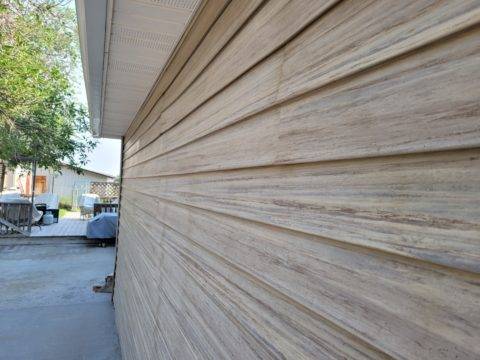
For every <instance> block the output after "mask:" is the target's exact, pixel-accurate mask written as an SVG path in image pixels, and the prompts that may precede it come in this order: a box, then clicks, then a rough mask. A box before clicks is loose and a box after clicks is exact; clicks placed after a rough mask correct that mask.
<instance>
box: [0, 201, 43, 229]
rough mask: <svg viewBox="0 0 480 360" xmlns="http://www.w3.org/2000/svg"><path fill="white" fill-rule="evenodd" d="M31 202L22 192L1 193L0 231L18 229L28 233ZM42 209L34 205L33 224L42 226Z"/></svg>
mask: <svg viewBox="0 0 480 360" xmlns="http://www.w3.org/2000/svg"><path fill="white" fill-rule="evenodd" d="M30 208H31V202H30V201H29V200H28V199H25V198H22V197H21V196H20V194H5V195H0V232H2V233H6V232H8V231H17V232H20V233H22V234H26V235H28V225H29V220H30ZM42 215H43V212H42V211H39V210H37V208H36V207H35V206H34V207H33V210H32V226H33V225H37V226H39V227H40V224H39V221H40V220H41V218H42Z"/></svg>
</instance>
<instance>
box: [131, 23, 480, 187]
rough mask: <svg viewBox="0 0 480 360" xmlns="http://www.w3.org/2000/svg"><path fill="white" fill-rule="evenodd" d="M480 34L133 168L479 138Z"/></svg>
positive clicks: (303, 156) (176, 167)
mask: <svg viewBox="0 0 480 360" xmlns="http://www.w3.org/2000/svg"><path fill="white" fill-rule="evenodd" d="M479 37H480V30H478V29H475V30H472V31H470V32H467V33H465V34H462V35H460V36H457V37H455V38H452V39H450V41H446V42H444V43H442V44H439V45H437V46H432V47H430V48H429V49H426V50H425V51H422V52H418V53H415V54H412V55H411V56H406V57H404V58H402V59H400V60H398V61H396V62H394V63H391V64H389V65H386V66H383V67H381V68H378V69H376V70H375V71H371V72H367V73H363V74H362V75H361V76H358V77H356V78H355V79H352V80H351V81H347V82H342V83H338V84H336V85H335V86H332V87H329V88H328V89H324V90H323V91H320V92H316V93H314V94H311V95H309V96H306V97H303V98H301V99H298V100H296V101H294V102H291V103H289V104H286V105H284V106H281V107H276V108H274V109H272V110H269V111H266V112H263V113H261V114H260V115H257V116H254V117H253V118H250V119H248V120H246V121H243V122H241V123H238V124H235V125H233V126H230V127H227V128H225V129H224V130H222V131H218V132H215V133H213V134H211V135H210V136H207V137H203V138H201V139H200V140H198V141H196V142H193V143H191V144H189V145H188V146H184V147H182V148H179V149H177V150H175V151H172V152H169V153H166V154H165V155H162V156H160V157H156V158H154V159H152V160H148V161H146V162H142V163H140V164H138V165H136V166H131V167H129V165H130V164H131V160H130V159H128V160H126V161H125V163H124V165H125V169H124V176H125V178H133V177H145V176H159V175H172V174H182V173H193V172H200V171H213V170H223V169H234V168H242V167H251V166H265V165H272V164H285V163H299V162H310V161H325V160H335V159H347V158H357V157H365V156H380V155H387V154H401V153H412V152H418V151H435V150H443V149H449V148H462V147H473V146H479V145H480V101H479V100H480V93H479V92H478V86H477V84H478V83H479V82H480V72H479V71H477V69H478V64H479V62H480V47H478V46H476V44H478V39H479ZM405 104H408V106H406V105H405ZM192 131H193V130H192Z"/></svg>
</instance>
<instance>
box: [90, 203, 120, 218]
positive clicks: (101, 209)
mask: <svg viewBox="0 0 480 360" xmlns="http://www.w3.org/2000/svg"><path fill="white" fill-rule="evenodd" d="M116 212H118V204H104V203H95V204H94V205H93V216H97V215H98V214H101V213H116Z"/></svg>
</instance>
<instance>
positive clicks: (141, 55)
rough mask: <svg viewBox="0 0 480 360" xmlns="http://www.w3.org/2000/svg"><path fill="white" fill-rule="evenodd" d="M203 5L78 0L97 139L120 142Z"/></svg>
mask: <svg viewBox="0 0 480 360" xmlns="http://www.w3.org/2000/svg"><path fill="white" fill-rule="evenodd" d="M200 2H201V0H76V8H77V19H78V30H79V36H80V48H81V55H82V66H83V74H84V79H85V87H86V93H87V100H88V108H89V114H90V127H91V130H92V133H93V135H94V136H95V137H109V138H119V137H122V136H123V135H124V134H125V132H126V131H127V129H128V127H129V126H130V124H131V122H132V121H133V119H134V118H135V115H136V114H137V112H138V110H139V109H140V107H141V106H142V104H143V103H144V101H145V100H146V98H147V95H148V94H149V92H150V90H151V88H152V86H153V84H154V83H155V80H156V79H157V77H158V76H159V75H160V73H161V72H162V70H163V68H164V67H165V65H166V64H167V62H168V60H169V58H170V56H171V55H172V53H173V51H174V49H175V46H176V45H177V43H178V41H179V39H180V38H181V36H182V34H183V33H184V32H185V30H186V29H187V27H188V24H189V21H190V19H191V18H192V15H193V14H194V12H195V11H196V9H197V8H198V6H199V4H200Z"/></svg>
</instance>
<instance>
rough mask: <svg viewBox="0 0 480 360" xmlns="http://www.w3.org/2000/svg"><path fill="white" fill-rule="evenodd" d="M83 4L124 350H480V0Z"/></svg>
mask: <svg viewBox="0 0 480 360" xmlns="http://www.w3.org/2000/svg"><path fill="white" fill-rule="evenodd" d="M77 11H78V18H79V29H80V40H81V46H82V56H83V58H82V60H83V65H84V73H85V78H86V86H87V95H88V101H89V108H90V113H91V121H92V131H93V132H94V134H95V135H96V136H100V137H117V138H123V163H122V166H123V170H122V187H121V189H122V193H121V203H120V209H121V213H120V226H119V236H118V256H117V260H116V273H115V291H114V303H115V314H116V324H117V327H118V331H119V334H120V341H121V349H122V352H123V358H124V359H257V358H261V359H390V358H397V359H435V360H447V359H480V309H479V304H480V225H479V219H480V206H479V205H480V185H479V184H480V182H479V179H480V46H479V45H480V27H479V26H478V24H479V22H480V1H478V0H475V1H470V0H451V1H435V0H403V1H393V0H392V1H388V0H377V1H375V0H373V1H372V0H370V1H360V0H352V1H347V0H345V1H330V0H310V1H306V0H305V1H301V0H266V1H259V0H231V1H220V0H204V1H197V0H115V1H100V0H84V1H82V0H77Z"/></svg>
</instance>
